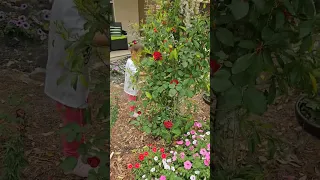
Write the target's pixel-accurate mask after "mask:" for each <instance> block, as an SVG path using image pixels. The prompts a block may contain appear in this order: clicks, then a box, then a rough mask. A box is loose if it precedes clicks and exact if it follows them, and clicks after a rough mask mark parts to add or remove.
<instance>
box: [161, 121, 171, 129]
mask: <svg viewBox="0 0 320 180" xmlns="http://www.w3.org/2000/svg"><path fill="white" fill-rule="evenodd" d="M163 125H164V127H165V128H167V129H171V128H172V126H173V123H172V122H171V121H164V122H163Z"/></svg>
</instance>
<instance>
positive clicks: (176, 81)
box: [170, 79, 179, 85]
mask: <svg viewBox="0 0 320 180" xmlns="http://www.w3.org/2000/svg"><path fill="white" fill-rule="evenodd" d="M172 83H175V84H176V85H178V84H179V81H178V80H177V79H172V80H171V81H170V84H172Z"/></svg>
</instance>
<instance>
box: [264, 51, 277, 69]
mask: <svg viewBox="0 0 320 180" xmlns="http://www.w3.org/2000/svg"><path fill="white" fill-rule="evenodd" d="M262 56H263V62H264V64H265V65H267V67H268V69H271V70H274V69H275V68H274V63H273V60H272V57H271V52H270V51H269V50H263V52H262Z"/></svg>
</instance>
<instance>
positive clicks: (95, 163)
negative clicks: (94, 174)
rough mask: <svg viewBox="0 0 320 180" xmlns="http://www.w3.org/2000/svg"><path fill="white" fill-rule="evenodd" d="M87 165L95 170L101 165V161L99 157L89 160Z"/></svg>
mask: <svg viewBox="0 0 320 180" xmlns="http://www.w3.org/2000/svg"><path fill="white" fill-rule="evenodd" d="M87 163H88V164H89V165H90V166H91V167H93V168H96V167H98V166H99V164H100V159H99V158H98V157H95V156H94V157H91V158H88V159H87Z"/></svg>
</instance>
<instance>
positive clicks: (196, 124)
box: [194, 122, 202, 128]
mask: <svg viewBox="0 0 320 180" xmlns="http://www.w3.org/2000/svg"><path fill="white" fill-rule="evenodd" d="M194 126H195V127H197V128H201V127H202V124H201V123H199V122H195V123H194Z"/></svg>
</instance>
